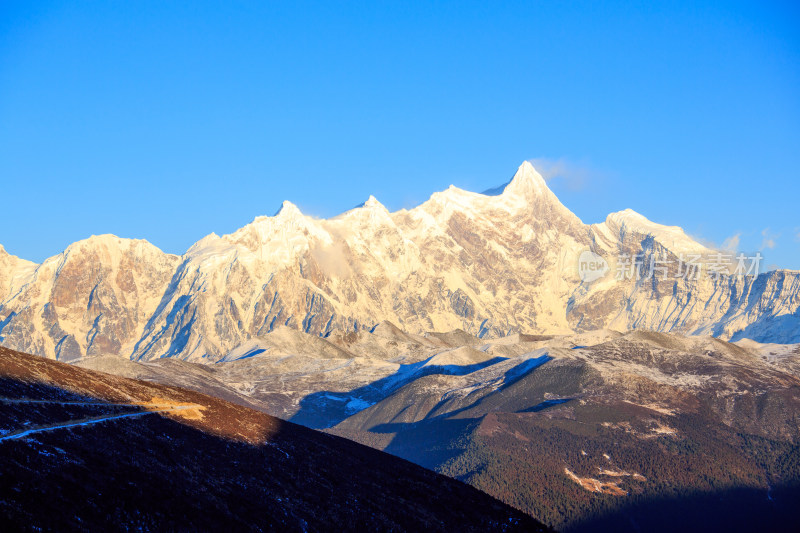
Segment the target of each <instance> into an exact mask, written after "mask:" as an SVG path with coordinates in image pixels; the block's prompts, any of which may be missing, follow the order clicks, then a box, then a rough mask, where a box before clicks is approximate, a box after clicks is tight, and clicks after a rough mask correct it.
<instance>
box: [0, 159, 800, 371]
mask: <svg viewBox="0 0 800 533" xmlns="http://www.w3.org/2000/svg"><path fill="white" fill-rule="evenodd" d="M587 250H590V251H592V252H594V253H595V254H599V255H601V256H602V257H604V258H605V259H606V260H608V262H609V264H610V267H612V268H613V267H614V266H615V264H614V257H615V256H616V255H618V254H621V253H628V254H644V255H645V256H647V257H652V256H654V255H656V254H658V255H659V256H660V255H662V254H665V255H666V256H668V257H670V258H673V259H677V258H678V257H680V256H681V254H685V253H706V252H710V251H709V250H708V249H707V248H705V247H704V246H703V245H701V244H700V243H697V242H696V241H694V240H693V239H691V238H690V237H689V236H688V235H686V234H685V232H683V230H681V229H680V228H677V227H670V226H662V225H660V224H656V223H653V222H651V221H649V220H647V219H646V218H645V217H643V216H641V215H639V214H637V213H635V212H633V211H630V210H626V211H622V212H620V213H614V214H611V215H609V216H608V218H607V219H606V220H605V221H604V222H602V223H600V224H594V225H587V224H584V223H583V222H582V221H581V220H580V219H579V218H578V217H577V216H575V215H574V214H573V213H572V212H570V211H569V209H567V208H566V207H565V206H564V205H563V204H561V202H560V201H559V200H558V198H557V197H556V196H555V195H554V194H553V192H552V191H551V190H550V189H549V188H548V186H547V183H546V181H545V180H544V179H543V178H542V176H541V175H540V174H539V173H538V172H537V171H536V170H535V169H534V168H533V166H532V165H531V164H530V163H528V162H525V163H523V164H522V165H520V167H519V168H518V169H517V171H516V173H515V174H514V176H513V178H512V179H511V180H510V181H509V182H507V183H506V184H505V185H503V186H500V187H497V188H495V189H492V190H489V191H486V193H484V194H479V193H474V192H469V191H465V190H462V189H459V188H457V187H453V186H451V187H450V188H448V189H447V190H445V191H442V192H437V193H434V194H433V195H432V196H431V197H430V199H429V200H427V201H426V202H424V203H422V204H421V205H419V206H417V207H415V208H413V209H407V210H406V209H404V210H400V211H397V212H394V213H391V212H389V211H388V210H387V209H386V208H385V207H384V206H383V205H382V204H381V203H380V202H379V201H378V200H377V199H376V198H374V197H369V198H368V199H367V200H366V201H365V202H364V203H363V204H361V205H359V206H358V207H356V208H354V209H351V210H349V211H347V212H345V213H342V214H341V215H339V216H336V217H333V218H330V219H317V218H314V217H310V216H307V215H305V214H303V213H302V212H301V211H300V209H298V208H297V206H295V205H294V204H292V203H291V202H284V203H283V205H282V206H281V208H280V210H279V211H278V212H277V213H276V214H275V215H274V216H260V217H257V218H255V219H254V220H253V222H251V223H250V224H247V225H246V226H244V227H243V228H241V229H239V230H237V231H235V232H233V233H231V234H229V235H223V236H218V235H216V234H211V235H208V236H206V237H204V238H203V239H201V240H199V241H198V242H197V243H195V244H194V245H193V246H192V247H191V248H190V249H189V250H188V251H187V252H186V253H185V254H184V255H183V256H182V257H176V256H171V255H168V254H165V253H163V252H161V251H160V250H158V249H157V248H155V247H154V246H152V245H150V244H148V243H146V242H145V241H131V240H127V239H119V238H117V237H113V236H100V237H92V238H91V239H87V240H86V241H80V242H78V243H75V244H73V245H72V246H70V247H69V248H68V249H67V250H65V251H64V252H63V253H61V254H59V255H57V256H55V257H52V258H50V259H48V260H47V261H45V262H44V263H42V264H41V265H33V264H32V263H29V262H25V261H22V260H19V259H17V258H13V257H12V256H9V255H8V254H6V253H5V252H4V251H2V250H0V267H2V271H0V291H2V292H1V293H0V294H2V296H0V297H2V298H3V300H2V301H0V342H1V343H3V344H4V345H6V346H8V347H11V348H15V349H19V350H23V351H28V352H33V353H39V354H42V355H47V356H50V357H59V358H62V359H69V358H73V357H77V356H79V355H84V354H89V353H91V354H99V353H115V354H120V355H124V356H130V357H132V358H134V359H145V360H146V359H152V358H158V357H164V356H168V357H180V358H183V359H192V360H202V359H211V360H218V359H220V358H222V357H224V356H225V355H227V354H228V353H230V352H231V350H233V349H234V348H235V347H237V346H240V345H242V344H243V343H245V342H247V341H249V340H250V339H258V338H261V337H265V336H266V335H267V334H269V333H270V332H272V331H275V330H276V329H277V328H279V327H281V326H284V327H288V328H293V329H296V330H300V331H304V332H307V333H313V334H317V335H322V336H326V335H330V334H333V333H336V332H347V331H360V330H368V329H371V328H373V327H374V326H375V325H376V324H378V323H380V322H383V321H389V322H391V323H393V324H397V325H398V326H400V327H401V328H402V329H403V330H406V331H409V332H411V333H413V334H421V333H424V332H426V331H450V330H455V329H458V328H460V329H463V330H465V331H467V332H469V333H470V334H473V335H476V336H479V337H485V336H502V335H505V334H508V333H513V332H531V333H567V332H571V331H574V330H589V329H599V328H614V329H619V330H627V329H636V328H642V329H652V330H657V331H679V332H683V333H703V334H713V335H720V336H723V337H725V338H735V339H737V338H741V337H750V338H754V339H756V340H761V341H771V342H797V341H798V340H800V329H799V328H798V324H799V323H800V311H798V309H799V308H800V296H799V295H800V283H799V281H798V280H799V279H800V275H798V273H796V272H786V271H777V272H770V273H767V274H762V275H760V276H758V277H754V276H750V277H738V278H730V279H722V280H709V279H705V278H704V279H699V280H687V279H680V280H668V281H662V280H655V279H637V278H636V277H632V278H631V279H623V280H620V281H617V280H615V279H613V278H614V277H613V275H611V274H610V275H607V276H606V277H605V278H603V279H602V280H598V281H594V282H591V283H590V282H587V281H584V280H582V279H581V277H580V275H579V271H578V258H579V256H580V255H581V254H582V253H583V252H585V251H587Z"/></svg>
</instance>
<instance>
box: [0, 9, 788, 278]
mask: <svg viewBox="0 0 800 533" xmlns="http://www.w3.org/2000/svg"><path fill="white" fill-rule="evenodd" d="M398 4H399V3H393V4H391V5H390V4H388V3H387V4H383V3H377V2H364V3H355V2H354V3H348V4H346V5H341V6H333V5H332V4H331V3H329V2H320V3H305V2H280V3H278V2H252V3H241V2H219V3H202V2H185V3H184V5H182V6H181V5H178V3H173V2H163V1H157V2H146V1H118V2H73V3H66V2H65V3H57V2H47V1H37V2H29V1H25V2H8V1H6V2H2V4H0V194H1V195H2V196H1V198H2V204H0V205H2V209H3V213H2V220H3V223H2V225H1V226H0V243H2V244H3V245H5V247H6V248H7V250H8V251H9V252H11V253H14V254H16V255H20V256H22V257H25V258H28V259H32V260H35V261H41V260H42V259H44V258H45V257H48V256H50V255H54V254H56V253H58V252H60V251H61V250H62V249H64V248H65V247H66V246H67V245H68V244H69V243H71V242H73V241H75V240H78V239H82V238H85V237H87V236H89V235H91V234H99V233H114V234H117V235H120V236H123V237H137V238H146V239H148V240H149V241H151V242H153V243H154V244H156V245H157V246H159V247H161V248H162V249H164V250H165V251H168V252H173V253H181V252H183V251H184V250H186V248H188V247H189V246H190V245H191V244H192V243H193V242H194V241H196V240H198V239H200V238H201V237H203V236H204V235H206V234H208V233H210V232H212V231H215V232H217V233H220V234H221V233H228V232H230V231H233V230H235V229H236V228H238V227H241V226H242V225H244V224H246V223H248V222H250V221H251V220H252V219H253V218H254V217H255V216H256V215H261V214H273V213H274V212H275V211H276V210H277V209H278V207H279V206H280V203H281V201H282V200H284V199H289V200H292V201H293V202H294V203H296V204H298V206H299V207H300V208H301V209H302V210H303V211H305V212H307V213H310V214H314V215H318V216H331V215H334V214H337V213H339V212H341V211H344V210H346V209H348V208H350V207H352V206H354V205H356V204H359V203H361V202H363V201H364V200H365V199H366V198H367V196H368V195H370V194H374V195H375V196H376V197H377V198H378V199H379V200H380V201H382V202H383V203H384V204H385V205H386V206H387V207H389V208H390V209H392V210H394V209H398V208H401V207H410V206H412V205H415V204H417V203H419V202H421V201H423V200H425V199H427V197H428V196H429V195H430V194H431V193H432V192H434V191H436V190H441V189H444V188H446V187H447V186H448V185H449V184H451V183H453V184H455V185H457V186H459V187H462V188H466V189H470V190H476V191H481V190H484V189H487V188H489V187H492V186H495V185H498V184H500V183H502V182H504V181H506V180H507V179H508V178H509V176H510V175H511V174H512V173H513V172H514V170H515V169H516V167H517V165H519V164H520V163H521V162H522V161H523V160H525V159H533V158H544V159H546V160H549V161H550V162H553V161H560V162H561V165H560V166H561V167H565V168H566V169H567V174H568V177H567V178H563V177H561V178H559V177H557V178H554V179H553V180H552V181H551V186H552V188H553V189H554V191H555V192H556V194H558V195H559V196H560V197H561V199H562V201H563V202H564V203H565V204H566V205H567V207H569V208H570V209H572V210H573V211H574V212H575V213H576V214H577V215H578V216H580V217H581V218H582V219H583V220H584V221H585V222H599V221H601V220H603V219H604V218H605V216H606V214H607V213H609V212H611V211H618V210H621V209H624V208H627V207H630V208H633V209H635V210H636V211H639V212H640V213H642V214H644V215H645V216H647V217H649V218H651V219H653V220H655V221H657V222H661V223H668V224H676V225H681V226H683V227H684V228H685V229H686V230H687V231H688V232H689V233H690V234H692V235H695V236H698V237H701V238H703V239H707V240H708V241H711V242H715V243H718V244H719V243H722V242H723V241H724V240H726V239H728V238H730V237H732V236H734V235H737V234H740V248H741V249H743V250H747V251H750V250H758V249H759V248H763V249H764V250H763V254H764V256H765V258H766V261H767V263H769V264H775V265H779V266H781V267H787V268H800V235H799V234H800V215H799V214H798V209H797V207H798V193H800V171H799V170H798V169H800V8H798V3H797V2H783V3H781V2H751V3H737V2H718V3H698V2H685V3H674V2H670V3H668V4H667V5H662V6H654V5H652V4H654V3H653V2H642V3H637V2H618V3H611V2H587V3H583V4H579V3H572V2H547V3H543V2H522V3H503V4H502V5H500V3H497V2H476V3H463V2H459V3H448V2H436V3H431V4H427V5H425V4H422V3H409V4H413V5H405V6H402V5H398ZM770 241H772V242H770ZM770 245H773V246H774V247H770Z"/></svg>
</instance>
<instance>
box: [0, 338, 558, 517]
mask: <svg viewBox="0 0 800 533" xmlns="http://www.w3.org/2000/svg"><path fill="white" fill-rule="evenodd" d="M0 397H2V401H1V402H0V477H1V478H2V483H0V522H1V524H0V528H2V529H3V530H6V531H8V530H12V529H40V528H43V529H45V530H77V529H81V530H129V529H137V530H144V531H148V530H161V531H163V530H209V529H221V528H225V529H229V530H280V531H318V530H331V529H336V530H360V531H375V530H394V531H397V530H415V531H419V530H447V531H487V530H489V531H492V530H494V531H544V530H545V528H544V527H543V526H541V525H540V524H539V523H538V522H536V521H535V520H533V519H532V518H530V517H529V516H527V515H525V514H523V513H521V512H519V511H517V510H515V509H513V508H511V507H509V506H507V505H505V504H502V503H500V502H499V501H497V500H495V499H493V498H491V497H489V496H488V495H486V494H484V493H482V492H480V491H478V490H477V489H474V488H472V487H470V486H468V485H465V484H463V483H461V482H458V481H455V480H452V479H449V478H447V477H445V476H442V475H439V474H436V473H434V472H431V471H428V470H426V469H424V468H421V467H419V466H416V465H414V464H412V463H409V462H407V461H405V460H402V459H399V458H396V457H392V456H390V455H388V454H385V453H382V452H379V451H376V450H373V449H371V448H368V447H365V446H361V445H359V444H356V443H353V442H350V441H347V440H345V439H342V438H338V437H334V436H331V435H326V434H322V433H319V432H317V431H314V430H311V429H307V428H304V427H301V426H297V425H295V424H292V423H289V422H284V421H281V420H279V419H277V418H273V417H271V416H269V415H266V414H264V413H261V412H258V411H254V410H252V409H248V408H246V407H242V406H239V405H234V404H231V403H229V402H226V401H223V400H220V399H217V398H213V397H210V396H206V395H204V394H200V393H197V392H193V391H188V390H184V389H179V388H176V387H170V386H163V385H156V384H152V383H145V382H141V381H136V380H131V379H126V378H121V377H115V376H111V375H108V374H104V373H100V372H93V371H89V370H85V369H80V368H76V367H71V366H69V365H66V364H62V363H58V362H54V361H49V360H46V359H44V358H41V357H35V356H30V355H27V354H22V353H19V352H14V351H11V350H7V349H4V348H0Z"/></svg>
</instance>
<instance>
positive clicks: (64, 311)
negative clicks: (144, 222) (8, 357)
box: [0, 235, 180, 361]
mask: <svg viewBox="0 0 800 533" xmlns="http://www.w3.org/2000/svg"><path fill="white" fill-rule="evenodd" d="M179 261H180V259H179V258H178V257H176V256H172V255H168V254H165V253H163V252H162V251H160V250H159V249H158V248H156V247H155V246H153V245H151V244H149V243H147V242H146V241H139V240H128V239H120V238H118V237H114V236H112V235H102V236H99V237H91V238H90V239H87V240H84V241H79V242H76V243H74V244H72V245H71V246H70V247H69V248H67V249H66V250H65V251H64V252H63V253H61V254H59V255H57V256H55V257H51V258H50V259H48V260H46V261H45V262H44V263H42V264H41V265H39V266H37V267H36V268H35V269H31V268H28V269H27V278H26V279H25V280H24V281H22V282H18V283H20V285H21V286H20V288H19V289H18V290H17V291H16V292H15V293H14V294H12V295H11V296H10V297H9V298H8V299H7V300H6V301H4V302H3V305H2V306H1V307H2V311H0V316H3V317H4V318H5V319H6V320H5V321H4V323H3V325H2V326H0V330H1V331H0V338H2V342H3V344H4V345H5V346H17V347H24V349H25V350H27V351H29V352H31V353H36V354H39V355H46V356H49V357H56V358H58V359H61V360H67V361H69V360H72V359H75V358H77V357H80V356H81V355H97V354H103V353H115V354H126V353H130V352H131V351H132V349H133V346H134V345H135V343H136V341H137V340H139V338H140V337H141V335H142V331H143V330H144V326H145V324H146V322H147V320H148V319H149V318H150V317H151V316H152V314H153V311H154V310H155V308H156V306H157V305H158V302H159V300H160V299H161V297H162V295H163V294H164V291H165V289H166V287H167V284H168V283H169V280H170V277H171V276H172V273H173V272H174V270H175V268H176V266H177V265H178V263H179ZM9 317H10V318H11V319H10V320H9Z"/></svg>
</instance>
